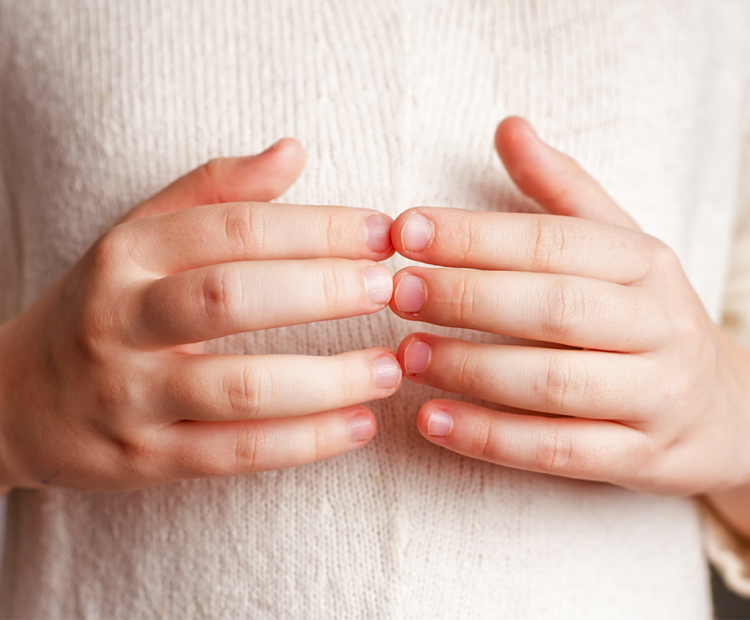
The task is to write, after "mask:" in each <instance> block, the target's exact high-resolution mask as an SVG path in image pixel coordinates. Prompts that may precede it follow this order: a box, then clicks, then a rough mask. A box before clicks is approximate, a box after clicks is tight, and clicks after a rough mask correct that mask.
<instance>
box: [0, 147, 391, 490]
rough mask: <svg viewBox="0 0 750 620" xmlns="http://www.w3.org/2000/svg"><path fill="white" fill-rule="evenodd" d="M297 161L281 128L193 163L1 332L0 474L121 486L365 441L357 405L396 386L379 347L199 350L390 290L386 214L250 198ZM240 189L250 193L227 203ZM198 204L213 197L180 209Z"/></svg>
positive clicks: (38, 482) (11, 478)
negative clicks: (254, 143) (324, 353)
mask: <svg viewBox="0 0 750 620" xmlns="http://www.w3.org/2000/svg"><path fill="white" fill-rule="evenodd" d="M304 160H305V154H304V151H303V150H302V147H301V146H300V145H299V144H298V143H297V142H296V141H294V140H284V141H282V142H280V143H279V144H278V145H276V146H275V147H272V148H271V149H269V150H268V151H266V152H265V153H263V154H261V155H259V156H257V157H251V158H239V159H220V160H215V161H212V162H209V163H208V164H206V165H205V166H202V167H201V168H198V169H197V170H195V171H194V172H192V173H190V174H189V175H187V176H185V177H183V178H182V179H179V180H178V181H176V182H175V183H174V184H173V185H170V186H169V187H168V188H166V189H165V190H164V191H162V192H161V193H160V194H158V195H156V196H155V197H153V198H152V199H150V200H148V201H146V202H145V203H144V204H142V205H140V206H139V207H138V208H136V209H135V210H134V211H133V212H132V213H131V214H130V215H129V216H128V217H127V218H126V219H125V221H123V222H122V223H120V224H119V225H117V226H115V227H114V228H112V229H111V230H109V231H108V232H107V233H105V234H104V235H103V236H102V237H101V238H100V239H99V240H98V241H97V242H96V243H95V244H94V245H93V247H92V248H91V249H90V250H89V251H88V252H87V253H86V254H85V256H83V258H82V259H81V260H80V261H79V262H78V263H77V264H76V265H75V266H73V267H72V269H71V270H70V271H69V272H68V273H67V275H65V276H64V277H63V278H62V279H61V280H59V281H58V282H57V283H56V284H55V285H54V286H53V287H52V288H51V289H50V290H49V291H48V292H47V293H46V294H45V295H44V296H43V297H42V298H41V299H40V300H39V301H38V302H37V303H36V304H35V305H34V306H33V307H31V308H30V309H29V310H27V311H26V312H24V313H23V314H21V315H19V316H17V317H16V318H15V319H13V320H12V321H10V322H9V323H7V324H5V325H3V326H2V327H1V328H0V483H4V484H6V485H10V486H19V487H32V488H33V487H40V486H42V485H44V484H53V485H62V486H70V487H78V488H84V489H91V490H115V489H130V488H137V487H144V486H148V485H155V484H161V483H165V482H169V481H173V480H178V479H182V478H192V477H203V476H227V475H232V474H239V473H246V472H256V471H261V470H266V469H277V468H282V467H290V466H294V465H299V464H302V463H308V462H311V461H316V460H319V459H325V458H328V457H331V456H334V455H337V454H341V453H343V452H346V451H349V450H352V449H354V448H358V447H360V446H362V445H364V444H365V443H366V442H367V441H368V440H369V439H370V438H372V436H373V435H374V433H375V429H376V423H375V419H374V417H373V415H372V412H370V411H369V410H368V409H366V408H364V407H362V406H356V405H357V403H362V402H365V401H369V400H372V399H377V398H383V397H386V396H390V395H391V394H392V393H393V392H394V391H395V390H396V389H397V388H398V386H399V384H400V381H401V371H400V368H399V366H398V363H397V361H396V359H395V356H394V354H393V353H392V352H390V351H388V350H387V349H383V348H379V349H371V350H368V351H358V352H352V353H345V354H342V355H336V356H331V357H320V358H319V357H310V356H301V355H257V356H242V355H206V354H203V344H202V342H203V341H205V340H209V339H213V338H219V337H222V336H226V335H229V334H235V333H240V332H246V331H252V330H260V329H267V328H271V327H278V326H282V325H292V324H298V323H307V322H311V321H321V320H325V319H334V318H341V317H350V316H355V315H362V314H369V313H372V312H377V311H378V310H381V309H382V308H384V307H385V305H386V304H387V302H388V300H389V299H390V296H391V291H392V278H391V275H390V274H389V273H388V271H387V270H386V269H385V268H383V267H382V266H380V265H378V264H377V262H375V261H379V260H382V259H384V258H387V257H388V256H390V254H391V253H392V252H393V250H392V248H391V243H390V226H391V224H392V222H391V220H389V219H388V218H386V217H384V216H382V215H380V214H378V213H376V212H373V211H368V210H363V209H352V208H345V207H313V206H293V205H282V204H263V202H264V201H268V200H271V199H273V198H275V197H277V196H279V195H280V194H282V193H283V192H284V191H285V190H286V189H287V188H288V187H289V186H290V185H291V184H292V183H293V182H294V180H295V179H296V178H297V177H298V176H299V174H300V172H301V171H302V168H303V167H304ZM246 200H254V201H260V202H234V201H246ZM207 203H226V204H218V205H214V206H195V205H201V204H207ZM186 207H195V208H189V209H186ZM308 414H310V415H308Z"/></svg>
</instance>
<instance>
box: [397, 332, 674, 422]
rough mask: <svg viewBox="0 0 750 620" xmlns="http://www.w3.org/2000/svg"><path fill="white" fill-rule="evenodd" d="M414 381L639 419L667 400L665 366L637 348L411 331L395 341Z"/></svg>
mask: <svg viewBox="0 0 750 620" xmlns="http://www.w3.org/2000/svg"><path fill="white" fill-rule="evenodd" d="M398 359H399V361H400V363H401V364H402V366H403V368H404V372H405V374H406V377H407V378H408V379H409V380H410V381H413V382H415V383H419V384H422V385H429V386H432V387H436V388H439V389H441V390H446V391H448V392H453V393H455V394H465V395H467V396H473V397H475V398H481V399H482V400H487V401H490V402H493V403H498V404H502V405H506V406H508V407H514V408H518V409H524V410H527V411H539V412H544V413H555V414H560V415H568V416H576V417H585V418H597V419H606V420H623V421H628V422H631V423H632V422H639V421H641V420H643V419H645V418H647V417H648V416H650V415H652V414H653V412H654V411H655V410H657V411H659V410H660V409H659V408H660V407H664V406H665V405H666V404H667V403H666V402H658V400H657V399H656V398H655V397H654V396H655V395H659V394H662V393H664V389H663V385H664V383H663V382H662V381H661V380H660V375H661V373H660V372H659V371H658V369H657V368H656V367H655V366H654V364H653V363H652V362H650V361H648V360H645V359H643V358H641V357H638V356H635V355H619V354H613V353H603V352H600V351H566V350H559V349H544V348H537V347H517V346H501V345H487V344H476V343H470V342H465V341H463V340H457V339H455V338H442V337H440V336H434V335H431V334H424V333H418V334H411V335H409V336H407V337H406V338H404V340H403V341H402V342H401V344H400V346H399V348H398Z"/></svg>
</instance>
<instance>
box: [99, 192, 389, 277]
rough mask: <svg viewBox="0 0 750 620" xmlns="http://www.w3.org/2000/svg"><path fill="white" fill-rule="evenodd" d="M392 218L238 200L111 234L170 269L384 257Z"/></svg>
mask: <svg viewBox="0 0 750 620" xmlns="http://www.w3.org/2000/svg"><path fill="white" fill-rule="evenodd" d="M392 224H393V220H391V219H390V218H389V217H387V216H385V215H383V214H382V213H378V212H377V211H372V210H369V209H357V208H354V207H339V206H311V205H287V204H276V203H273V204H271V203H258V202H236V203H228V204H221V205H209V206H204V207H194V208H192V209H187V210H184V211H177V212H174V213H167V214H165V215H157V216H153V217H147V218H143V219H140V220H135V221H132V222H125V223H123V224H120V225H118V226H116V227H115V228H113V229H112V230H111V231H110V233H111V234H110V236H113V235H114V236H116V237H118V239H119V240H120V242H121V243H123V244H124V245H125V246H126V248H127V255H128V256H130V257H132V258H133V259H134V260H135V261H136V262H137V263H138V264H139V265H140V266H141V267H143V268H145V269H147V270H148V271H151V272H153V273H157V274H160V275H167V274H170V273H176V272H179V271H186V270H188V269H196V268H198V267H205V266H208V265H217V264H220V263H228V262H235V261H246V260H274V259H285V260H301V259H307V258H329V257H330V258H348V259H360V258H369V259H371V260H376V261H380V260H384V259H385V258H388V257H389V256H390V255H391V254H392V253H393V248H392V246H391V240H390V228H391V225H392Z"/></svg>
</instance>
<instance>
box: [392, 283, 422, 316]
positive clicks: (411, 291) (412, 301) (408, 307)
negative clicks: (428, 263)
mask: <svg viewBox="0 0 750 620" xmlns="http://www.w3.org/2000/svg"><path fill="white" fill-rule="evenodd" d="M424 300H425V286H424V280H422V278H420V277H417V276H413V275H411V274H408V275H405V276H404V277H403V278H401V280H400V281H399V283H398V286H397V287H396V294H395V295H394V301H395V303H396V308H397V309H398V311H399V312H407V313H409V314H416V313H417V312H421V311H422V307H423V306H424Z"/></svg>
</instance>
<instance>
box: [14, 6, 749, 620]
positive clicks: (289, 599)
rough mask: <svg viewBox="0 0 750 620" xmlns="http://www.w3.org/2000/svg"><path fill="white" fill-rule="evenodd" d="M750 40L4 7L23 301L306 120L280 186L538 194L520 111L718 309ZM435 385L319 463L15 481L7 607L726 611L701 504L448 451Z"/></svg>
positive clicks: (359, 613) (722, 24) (575, 15)
mask: <svg viewBox="0 0 750 620" xmlns="http://www.w3.org/2000/svg"><path fill="white" fill-rule="evenodd" d="M749 31H750V6H748V5H743V4H741V3H724V4H719V3H709V2H706V3H691V2H682V1H680V2H662V3H644V2H621V3H617V4H615V3H603V2H598V1H591V2H580V3H573V2H538V3H528V2H523V1H521V0H517V1H508V2H479V1H477V2H450V3H449V2H441V1H437V2H435V1H428V0H424V1H407V0H382V1H379V2H349V1H346V0H339V1H338V2H335V1H316V2H305V3H301V2H293V1H291V0H281V1H279V0H255V1H244V0H232V1H229V0H227V1H226V2H223V3H221V4H216V3H213V2H209V1H206V2H191V3H186V2H181V1H179V0H171V1H168V2H156V1H154V2H150V1H147V0H140V1H138V2H128V3H118V2H113V1H107V0H102V1H101V2H94V1H91V2H81V3H78V4H75V5H73V4H60V3H45V2H37V3H31V2H28V3H27V2H15V3H14V2H9V1H5V2H0V41H1V42H0V54H2V56H0V63H2V64H0V71H2V73H0V123H2V125H0V158H2V159H0V164H1V165H2V172H3V183H4V187H0V190H4V192H5V193H4V194H2V195H0V218H4V219H0V224H1V225H0V242H2V243H0V276H1V277H2V278H3V281H4V282H7V283H8V286H7V287H5V288H4V290H3V295H2V301H1V304H0V309H3V310H4V312H5V313H6V315H9V314H12V313H13V312H15V311H17V310H18V309H20V308H23V307H26V306H28V305H29V304H30V303H31V302H33V300H34V299H36V298H37V297H38V296H39V295H40V294H41V293H42V292H43V291H44V290H45V289H46V288H47V287H48V286H49V285H50V284H51V283H52V282H53V281H54V280H55V279H57V278H58V277H59V276H60V275H61V274H62V273H63V272H64V271H65V270H66V268H67V267H68V266H69V265H71V264H72V263H74V262H75V261H76V260H77V258H78V257H79V256H80V255H81V254H82V253H83V251H84V250H85V249H86V248H87V247H88V246H89V245H90V244H91V243H92V242H93V241H94V239H96V237H97V236H98V235H99V234H101V233H102V232H103V231H104V230H106V228H108V227H109V226H111V225H112V224H113V223H114V222H115V221H116V220H117V219H118V218H119V217H120V216H121V215H122V214H123V213H124V212H125V211H126V210H127V209H129V208H130V207H131V206H132V205H133V204H135V203H136V202H138V201H140V200H142V199H143V198H145V197H146V196H148V195H149V194H151V193H153V192H154V191H155V190H157V189H158V188H160V187H161V186H163V185H164V184H166V183H167V182H169V181H170V180H172V179H173V178H175V177H176V176H178V175H180V174H182V173H184V172H186V171H187V170H189V169H191V168H192V167H194V166H195V165H197V164H199V163H201V162H202V161H204V160H206V159H208V158H210V157H215V156H221V155H239V154H246V153H252V152H257V151H259V150H262V149H263V148H264V147H265V146H267V145H269V144H270V143H272V142H274V141H275V140H276V139H278V138H280V137H282V136H284V135H291V136H295V137H297V138H298V139H300V140H301V141H302V143H303V144H305V146H306V147H307V148H308V153H309V163H308V167H307V170H306V172H305V173H304V174H303V176H302V178H301V179H300V181H299V182H298V183H297V184H296V185H295V187H293V188H292V190H290V191H289V192H288V194H287V195H286V196H285V197H284V198H283V200H284V201H285V202H298V203H308V204H344V205H350V206H362V207H369V208H375V209H379V210H382V211H385V212H386V213H388V214H390V215H392V216H395V215H397V214H398V213H399V212H401V211H403V210H405V209H406V208H408V207H411V206H415V205H434V206H450V207H461V208H471V209H484V210H507V209H510V208H517V207H520V208H523V209H530V208H533V207H532V206H531V205H529V204H528V203H527V202H525V201H523V200H521V199H520V198H519V196H518V194H517V192H516V191H515V190H514V189H513V188H512V187H511V185H510V182H509V181H508V179H507V177H506V176H505V175H504V173H503V172H502V171H501V168H500V165H499V162H498V161H497V159H496V156H495V155H494V153H493V150H492V135H493V131H494V128H495V125H496V124H497V122H498V120H499V119H501V118H502V117H504V116H506V115H508V114H521V115H523V116H526V117H527V118H529V120H530V121H531V122H532V124H533V125H534V126H535V128H536V129H537V131H538V132H539V133H540V134H541V135H542V136H543V137H545V138H546V139H548V140H550V141H551V142H552V143H553V144H554V145H555V146H556V147H558V148H559V149H561V150H563V151H565V152H568V153H570V154H572V155H573V156H574V157H576V158H577V159H578V160H579V161H580V162H581V163H582V164H583V165H584V167H586V168H587V169H588V170H589V172H591V173H592V174H593V176H594V177H595V178H597V179H598V180H599V181H600V182H601V183H602V184H603V185H604V187H605V188H607V189H608V191H609V192H610V193H611V194H612V195H613V197H614V198H615V199H616V200H617V201H618V202H619V203H620V204H621V205H622V206H623V207H625V208H626V209H627V210H628V211H629V212H630V213H631V214H632V215H633V216H634V217H635V218H636V219H637V220H638V222H639V223H640V224H641V225H642V226H643V227H644V229H645V230H646V231H647V232H649V233H652V234H655V235H657V236H659V237H660V238H661V239H663V240H664V241H666V242H667V243H669V244H670V245H671V246H672V247H673V248H674V249H675V250H676V251H677V252H678V254H679V255H680V257H681V259H682V261H683V265H684V267H685V269H686V271H687V273H688V275H689V276H690V278H691V281H692V282H693V284H694V286H695V287H696V289H697V290H698V292H699V293H700V295H701V297H702V299H703V300H704V303H705V304H706V306H707V308H708V309H709V311H710V312H711V314H712V315H713V316H714V317H715V318H717V317H718V316H719V314H720V307H721V295H722V291H723V285H724V279H725V276H726V263H727V258H728V255H729V252H730V244H731V232H732V224H733V218H734V209H735V202H736V190H737V185H738V178H737V174H738V170H739V161H740V149H741V135H742V129H743V124H742V123H743V120H744V112H745V108H746V94H747V85H748V67H747V63H746V62H745V61H744V58H746V57H748V52H749V51H750V50H749V49H748V47H749V46H748V43H749V37H748V32H749ZM3 235H4V237H3ZM389 264H390V266H391V267H393V268H394V269H396V268H398V267H399V266H400V265H402V264H403V262H402V261H401V260H400V259H398V258H396V259H393V260H392V261H391V262H390V263H389ZM422 327H423V326H420V327H419V329H422ZM414 329H415V326H414V325H410V324H407V323H405V322H403V321H401V320H399V319H398V318H396V317H395V316H394V315H392V314H390V313H389V312H388V311H386V312H382V313H380V314H378V315H375V316H369V317H363V318H356V319H349V320H344V321H338V322H329V323H317V324H312V325H305V326H298V327H292V328H285V329H281V330H273V331H269V332H261V333H257V334H245V335H239V336H235V337H231V338H227V339H224V340H222V341H218V342H215V343H211V344H210V345H209V346H210V348H211V350H213V351H216V352H232V353H237V352H241V353H261V352H263V353H286V352H295V353H307V354H319V355H329V354H335V353H339V352H343V351H347V350H352V349H360V348H365V347H370V346H380V345H385V346H389V347H392V348H393V347H395V346H396V345H397V344H398V342H399V341H400V339H401V338H402V337H403V336H405V335H406V334H407V333H409V332H410V331H413V330H414ZM428 329H435V328H429V327H428ZM453 333H455V334H460V335H462V336H463V337H470V338H473V339H477V340H484V341H490V342H496V341H499V339H498V338H497V337H490V336H484V335H481V334H471V333H467V332H458V331H454V332H453ZM433 393H434V390H429V389H426V388H422V387H418V386H414V385H410V384H409V385H405V386H404V388H402V389H401V390H400V391H399V392H398V393H397V394H396V395H395V396H394V397H392V398H390V399H388V400H386V401H382V402H377V403H374V404H373V405H372V406H373V410H374V411H375V412H376V415H377V416H378V422H379V433H378V437H377V438H376V439H375V440H374V441H373V442H372V444H370V445H368V446H367V447H366V448H364V449H362V450H359V451H356V452H354V453H350V454H347V455H344V456H341V457H338V458H336V459H332V460H330V461H326V462H321V463H317V464H313V465H308V466H305V467H299V468H296V469H291V470H284V471H278V472H268V473H265V474H262V475H255V476H240V477H235V478H230V479H222V480H199V481H189V482H184V483H180V484H174V485H170V486H166V487H162V488H156V489H147V490H143V491H137V492H132V493H126V494H117V495H97V494H89V493H83V492H76V491H69V490H62V489H49V490H47V491H44V492H29V491H16V492H14V493H13V494H12V495H11V497H10V504H9V538H8V544H7V557H6V561H5V565H4V571H3V589H2V597H3V600H2V603H0V609H1V610H2V612H3V613H4V614H5V615H6V616H10V617H27V616H34V617H47V616H49V617H73V616H87V617H88V616H90V617H122V618H125V617H128V618H132V617H175V618H176V617H203V616H206V617H257V618H284V617H316V618H318V617H319V618H324V617H325V618H328V617H347V618H349V617H352V618H354V617H378V618H381V617H382V618H459V617H467V618H469V617H470V618H478V617H482V618H483V617H508V618H518V617H535V618H538V617H576V618H601V617H608V618H634V617H681V618H689V617H694V618H706V617H708V616H709V615H710V604H709V595H708V584H707V577H706V569H705V565H704V564H705V562H704V559H703V556H702V554H701V551H700V542H699V525H698V520H697V516H696V514H695V510H694V507H693V505H692V504H691V502H690V501H689V500H685V499H679V498H657V497H650V496H645V495H640V494H636V493H632V492H629V491H625V490H622V489H618V488H615V487H611V486H608V485H602V484H593V483H587V482H579V481H571V480H564V479H558V478H552V477H547V476H543V475H537V474H530V473H525V472H520V471H514V470H509V469H505V468H502V467H497V466H493V465H490V464H488V463H483V462H479V461H475V460H470V459H467V458H464V457H460V456H458V455H456V454H452V453H449V452H446V451H444V450H441V449H440V448H438V447H436V446H433V445H430V444H428V443H427V442H425V441H424V440H423V439H422V438H421V436H420V435H419V433H418V431H417V430H416V426H415V417H416V413H417V410H418V407H419V405H420V404H421V403H422V402H424V401H425V400H426V399H428V398H430V397H431V395H432V394H433Z"/></svg>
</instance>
